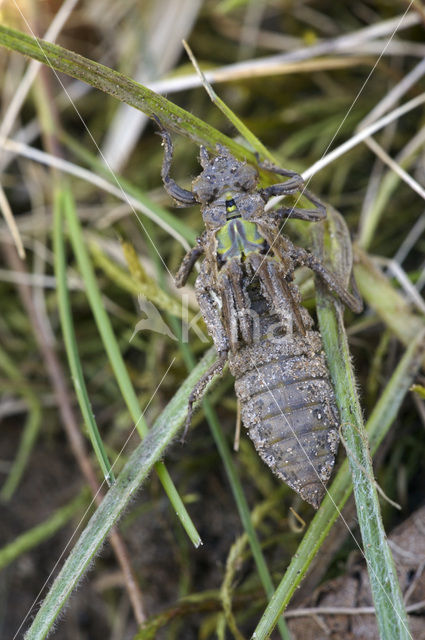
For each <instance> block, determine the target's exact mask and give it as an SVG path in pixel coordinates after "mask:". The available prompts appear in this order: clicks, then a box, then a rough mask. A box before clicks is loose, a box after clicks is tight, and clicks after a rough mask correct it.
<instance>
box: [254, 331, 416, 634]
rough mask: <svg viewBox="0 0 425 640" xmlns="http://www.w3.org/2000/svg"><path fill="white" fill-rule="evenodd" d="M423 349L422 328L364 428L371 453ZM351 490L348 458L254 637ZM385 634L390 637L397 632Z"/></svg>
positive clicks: (275, 613)
mask: <svg viewBox="0 0 425 640" xmlns="http://www.w3.org/2000/svg"><path fill="white" fill-rule="evenodd" d="M424 353H425V335H424V333H423V332H421V333H420V334H418V336H417V337H416V338H415V340H412V342H411V343H410V345H409V347H408V348H407V349H406V352H405V353H404V355H403V357H402V359H401V360H400V363H399V364H398V366H397V368H396V370H395V371H394V373H393V375H392V376H391V379H390V380H389V382H388V384H387V386H386V387H385V390H384V392H383V393H382V395H381V397H380V398H379V400H378V402H377V404H376V406H375V408H374V410H373V412H372V414H371V415H370V418H369V420H368V422H367V425H366V431H367V434H368V436H369V441H370V447H371V453H372V455H373V454H374V453H375V452H376V450H377V449H378V447H379V445H380V444H381V442H382V440H383V439H384V437H385V435H386V434H387V433H388V431H389V429H390V427H391V424H392V423H393V421H394V419H395V417H396V415H397V413H398V411H399V409H400V405H401V403H402V401H403V399H404V397H405V395H406V393H407V392H408V391H409V389H410V386H411V384H412V382H413V381H414V379H415V377H416V374H417V372H418V370H419V368H420V366H421V363H422V360H423V358H424ZM352 490H353V486H352V482H351V474H350V469H349V464H348V460H345V461H344V463H343V464H342V465H341V468H340V470H339V471H338V473H337V475H336V477H335V479H334V481H333V482H332V485H331V486H330V488H329V491H328V494H327V495H326V496H325V498H324V500H323V502H322V504H321V505H320V509H319V510H318V511H317V513H316V514H315V516H314V518H313V520H312V521H311V523H310V525H309V528H308V529H307V531H306V533H305V535H304V537H303V539H302V541H301V544H300V545H299V547H298V549H297V552H296V554H294V556H293V558H292V560H291V563H290V565H289V567H288V569H287V570H286V573H285V575H284V576H283V578H282V580H281V582H280V584H279V586H278V588H277V589H276V591H275V593H274V595H273V597H272V599H271V601H270V604H269V605H268V607H267V609H266V610H265V612H264V614H263V616H262V618H261V620H260V622H259V624H258V626H257V628H256V630H255V632H254V634H253V636H252V638H253V639H254V638H255V640H266V639H267V638H269V637H270V634H271V632H272V630H273V628H274V627H275V625H276V623H277V620H278V619H279V616H280V615H281V614H282V613H283V612H284V610H285V608H286V607H287V605H288V603H289V601H290V600H291V598H292V596H293V594H294V592H295V590H296V589H297V587H298V585H299V584H300V582H301V580H302V579H303V577H304V575H305V574H306V572H307V570H308V568H309V566H310V563H311V561H312V560H313V558H314V556H315V555H316V553H317V552H318V551H319V549H320V547H321V545H322V543H323V541H324V540H325V538H326V536H327V535H328V533H329V531H330V529H331V527H332V525H333V523H334V522H335V520H336V519H337V518H338V516H339V514H340V512H341V510H342V509H343V507H344V505H345V503H346V501H347V500H348V498H349V496H350V495H351V492H352ZM388 637H389V638H391V639H392V638H393V637H398V636H388ZM402 637H403V636H402Z"/></svg>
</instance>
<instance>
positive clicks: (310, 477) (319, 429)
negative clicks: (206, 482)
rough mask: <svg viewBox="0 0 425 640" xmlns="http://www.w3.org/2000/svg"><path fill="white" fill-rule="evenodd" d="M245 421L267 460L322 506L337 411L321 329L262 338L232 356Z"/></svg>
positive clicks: (333, 450) (333, 448)
mask: <svg viewBox="0 0 425 640" xmlns="http://www.w3.org/2000/svg"><path fill="white" fill-rule="evenodd" d="M229 365H230V370H231V372H232V374H233V375H234V376H235V379H236V380H235V391H236V394H237V397H238V399H239V401H240V403H241V413H242V420H243V423H244V425H245V427H246V428H247V429H248V432H249V435H250V437H251V439H252V440H253V442H254V445H255V448H256V449H257V451H258V453H259V454H260V456H261V457H262V458H263V460H264V462H265V463H266V464H267V465H268V466H269V467H270V468H271V469H272V470H273V471H274V473H275V474H276V475H278V476H279V477H280V478H282V480H284V482H286V483H287V484H288V485H289V486H290V487H292V488H293V489H294V490H295V491H297V492H298V493H299V494H300V496H301V497H302V498H303V500H306V501H307V502H309V503H310V504H312V505H313V506H314V507H316V508H318V506H319V504H320V502H321V500H322V497H323V495H324V493H325V484H326V482H327V481H328V480H329V477H330V475H331V472H332V468H333V465H334V462H335V454H336V450H337V447H338V426H339V420H338V412H337V409H336V405H335V397H334V392H333V389H332V385H331V383H330V380H329V372H328V369H327V366H326V360H325V356H324V353H323V347H322V341H321V337H320V334H319V333H318V332H317V331H307V333H306V335H305V336H303V335H301V334H286V335H281V336H277V337H276V338H275V339H272V338H269V337H263V338H262V340H261V341H259V342H258V343H257V344H254V345H247V346H241V348H239V349H238V350H237V351H236V352H234V353H231V354H230V355H229Z"/></svg>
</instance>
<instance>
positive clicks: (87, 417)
mask: <svg viewBox="0 0 425 640" xmlns="http://www.w3.org/2000/svg"><path fill="white" fill-rule="evenodd" d="M62 196H63V190H62V189H58V190H57V191H56V193H55V202H54V214H53V246H54V254H55V275H56V279H57V292H58V306H59V315H60V320H61V326H62V333H63V337H64V342H65V348H66V353H67V356H68V362H69V368H70V370H71V375H72V381H73V384H74V389H75V393H76V396H77V399H78V403H79V405H80V409H81V413H82V415H83V418H84V422H85V425H86V428H87V431H88V434H89V437H90V440H91V443H92V446H93V450H94V452H95V454H96V458H97V460H98V462H99V465H100V468H101V469H102V473H103V476H104V478H105V480H106V482H107V483H108V485H111V484H113V483H114V481H115V476H114V473H113V471H112V469H111V464H110V462H109V460H108V456H107V454H106V451H105V448H104V446H103V442H102V438H101V436H100V433H99V430H98V428H97V424H96V421H95V419H94V416H93V411H92V408H91V404H90V400H89V396H88V393H87V388H86V384H85V381H84V376H83V370H82V367H81V362H80V358H79V355H78V347H77V340H76V337H75V331H74V323H73V319H72V311H71V304H70V301H69V293H68V286H67V279H66V260H65V242H64V237H63V220H64V212H63V197H62Z"/></svg>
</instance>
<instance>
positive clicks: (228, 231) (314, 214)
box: [161, 129, 362, 509]
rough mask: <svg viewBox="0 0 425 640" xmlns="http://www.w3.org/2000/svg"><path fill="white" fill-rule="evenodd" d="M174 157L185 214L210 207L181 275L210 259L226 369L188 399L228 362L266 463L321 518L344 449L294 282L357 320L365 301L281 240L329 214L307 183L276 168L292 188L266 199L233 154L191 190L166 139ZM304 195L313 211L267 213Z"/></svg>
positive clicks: (224, 154) (205, 160) (206, 164)
mask: <svg viewBox="0 0 425 640" xmlns="http://www.w3.org/2000/svg"><path fill="white" fill-rule="evenodd" d="M161 135H162V138H163V144H164V147H165V154H164V162H163V167H162V178H163V181H164V185H165V188H166V190H167V192H168V193H169V194H170V196H171V197H172V198H174V200H175V201H176V202H177V203H178V204H179V205H180V206H189V205H192V204H195V203H198V204H200V205H201V211H202V216H203V219H204V223H205V231H204V233H203V234H202V235H201V236H200V237H199V238H198V241H197V245H196V246H195V247H194V248H193V249H191V250H190V251H189V252H188V253H187V254H186V256H185V258H184V259H183V262H182V264H181V267H180V269H179V271H178V273H177V275H176V284H177V286H183V285H184V284H185V282H186V280H187V278H188V276H189V274H190V272H191V270H192V268H193V266H194V264H195V262H196V261H197V260H198V259H199V258H200V257H201V256H204V260H203V262H202V265H201V269H200V273H199V275H198V277H197V279H196V284H195V290H196V296H197V299H198V302H199V307H200V310H201V313H202V315H203V318H204V320H205V323H206V326H207V329H208V331H209V333H210V335H211V337H212V339H213V341H214V344H215V347H216V349H217V353H218V359H217V361H216V362H215V363H214V365H213V366H212V367H211V368H210V370H209V371H207V373H206V374H205V375H204V376H203V377H202V378H201V380H200V381H199V382H198V384H197V385H196V387H195V388H194V390H193V391H192V393H191V395H190V398H189V411H188V417H187V423H186V425H187V426H188V425H189V423H190V420H191V415H192V407H193V404H194V403H195V402H196V401H197V400H198V399H199V398H200V397H201V396H202V394H203V392H204V391H205V388H206V386H207V384H208V382H209V381H210V380H211V378H212V377H213V376H215V375H217V374H219V373H220V372H221V371H222V370H223V368H224V366H225V364H226V362H227V361H228V362H229V367H230V371H231V372H232V374H233V376H234V377H235V391H236V395H237V397H238V400H239V402H240V406H241V415H242V421H243V424H244V426H245V427H246V428H247V430H248V433H249V435H250V437H251V439H252V441H253V443H254V445H255V448H256V449H257V451H258V453H259V454H260V456H261V458H262V459H263V460H264V462H265V463H266V464H267V465H268V466H269V467H270V469H271V470H272V471H273V472H274V473H275V474H276V475H277V476H278V477H279V478H281V479H282V480H283V481H284V482H285V483H286V484H288V485H289V486H290V487H291V488H292V489H294V491H296V492H297V493H298V494H299V495H300V496H301V497H302V498H303V500H305V501H307V502H309V503H310V504H311V505H313V507H315V508H316V509H317V508H318V507H319V505H320V502H321V500H322V498H323V495H324V493H325V490H326V483H327V482H328V480H329V478H330V475H331V473H332V469H333V466H334V462H335V455H336V451H337V447H338V429H339V422H340V420H339V416H338V411H337V408H336V403H335V396H334V391H333V388H332V384H331V381H330V376H329V371H328V368H327V364H326V359H325V355H324V352H323V347H322V340H321V336H320V334H319V333H318V332H317V331H315V330H313V320H312V318H311V317H310V315H309V313H308V311H307V310H306V309H305V308H304V307H303V306H302V304H301V298H300V294H299V291H298V288H297V286H296V285H295V284H294V282H293V274H294V270H295V268H296V267H298V266H301V265H304V266H307V267H309V268H310V269H312V270H313V271H314V272H315V273H316V274H317V275H318V276H319V277H320V278H321V279H322V281H323V282H324V283H325V284H326V285H327V287H328V288H329V289H330V291H332V292H333V293H334V294H335V295H336V296H338V297H339V298H340V300H341V301H342V302H343V303H344V304H346V305H347V306H348V307H349V308H350V309H352V310H353V311H356V312H359V311H361V309H362V302H361V300H360V299H359V298H358V297H357V296H356V295H353V294H351V293H349V292H348V291H347V290H346V288H345V286H344V284H343V283H341V282H340V281H339V280H338V278H337V277H336V276H335V275H334V274H332V273H331V272H330V271H329V270H328V269H327V268H326V267H325V266H324V265H323V264H322V263H321V262H320V260H318V259H317V258H316V257H315V256H314V255H312V254H311V253H309V252H308V251H306V250H305V249H302V248H301V247H297V246H295V245H293V244H292V243H291V241H290V240H289V239H288V238H286V237H285V236H284V235H282V234H281V233H280V227H281V226H282V223H283V221H284V220H285V218H287V217H289V216H291V217H293V218H298V219H302V220H308V221H311V222H315V221H318V220H322V219H323V218H324V217H325V216H326V209H325V207H324V205H323V204H322V203H321V202H320V201H319V200H318V199H317V198H316V197H314V196H313V195H312V194H311V193H309V192H307V191H306V190H305V189H304V187H303V180H302V178H301V176H299V175H298V174H296V173H294V172H293V171H288V170H285V169H281V168H280V167H275V166H273V165H269V164H267V165H264V164H263V165H261V166H262V168H263V169H266V170H268V171H272V172H273V173H278V174H280V175H283V176H285V177H286V178H288V179H287V180H286V182H283V183H279V184H275V185H272V186H270V187H267V188H265V189H258V174H257V171H256V170H255V169H254V168H253V167H251V166H250V165H247V164H245V163H242V162H239V161H238V160H236V159H235V158H234V157H233V156H232V155H231V154H230V153H229V152H228V151H227V150H226V149H225V148H223V147H218V148H217V156H215V157H213V158H210V157H209V155H208V153H207V152H206V150H205V149H204V148H202V147H201V152H200V162H201V165H202V168H203V171H202V173H201V174H200V175H199V176H198V177H197V178H196V179H195V180H194V181H193V183H192V190H191V191H189V190H186V189H183V188H181V187H180V186H178V185H177V184H176V182H175V181H174V180H173V179H172V178H171V177H170V175H169V172H170V166H171V159H172V153H173V147H172V143H171V139H170V136H169V134H168V132H167V131H165V130H164V129H161ZM300 192H302V194H303V196H305V197H307V198H308V199H309V200H310V202H311V203H312V205H313V208H312V209H299V208H296V207H291V208H288V207H282V208H281V209H278V210H274V211H269V212H267V213H266V212H265V211H264V207H265V204H266V203H267V201H268V200H269V199H270V198H271V197H272V196H274V195H292V194H296V193H300Z"/></svg>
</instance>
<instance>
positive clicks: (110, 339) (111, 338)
mask: <svg viewBox="0 0 425 640" xmlns="http://www.w3.org/2000/svg"><path fill="white" fill-rule="evenodd" d="M64 207H65V216H66V220H67V222H68V227H69V234H70V238H71V243H72V247H73V250H74V253H75V256H76V258H77V262H78V266H79V268H80V271H81V275H82V277H83V280H84V284H85V288H86V293H87V297H88V300H89V303H90V307H91V310H92V313H93V315H94V318H95V321H96V324H97V328H98V330H99V333H100V335H101V338H102V342H103V345H104V347H105V351H106V353H107V355H108V358H109V361H110V364H111V367H112V370H113V372H114V374H115V377H116V380H117V383H118V386H119V388H120V391H121V394H122V397H123V399H124V401H125V403H126V405H127V407H128V410H129V412H130V415H131V417H132V419H133V421H134V424H135V425H136V427H137V430H138V432H139V433H140V436H141V438H144V437H145V436H146V435H147V433H148V427H147V425H146V422H145V420H144V418H143V415H142V413H141V411H140V405H139V401H138V399H137V395H136V393H135V391H134V388H133V385H132V383H131V380H130V376H129V374H128V371H127V369H126V366H125V363H124V360H123V358H122V355H121V352H120V349H119V346H118V343H117V341H116V338H115V335H114V332H113V330H112V326H111V322H110V320H109V317H108V315H107V313H106V311H105V309H104V306H103V301H102V296H101V293H100V291H99V288H98V285H97V281H96V277H95V274H94V270H93V266H92V264H91V262H90V258H89V254H88V251H87V248H86V246H85V243H84V238H83V234H82V230H81V226H80V223H79V220H78V216H77V214H76V211H75V207H74V203H73V200H72V196H71V193H70V192H69V191H67V192H66V194H65V197H64ZM155 468H156V471H157V473H158V477H159V479H160V480H161V483H162V485H163V487H164V489H165V491H166V493H167V495H168V497H169V499H170V502H171V504H172V505H173V509H174V510H175V512H176V513H177V515H178V517H179V518H180V520H181V523H182V525H183V527H184V529H185V530H186V532H187V534H188V536H189V537H190V539H191V540H192V542H193V544H194V545H195V546H196V547H197V546H199V544H200V542H201V539H200V536H199V534H198V532H197V531H196V528H195V525H194V524H193V522H192V520H191V519H190V516H189V514H188V512H187V510H186V507H185V506H184V504H183V501H182V499H181V497H180V496H179V494H178V492H177V490H176V488H175V486H174V484H173V482H172V480H171V478H170V476H169V474H168V471H167V469H166V467H165V465H164V464H163V463H162V462H159V463H158V464H157V465H156V466H155Z"/></svg>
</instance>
